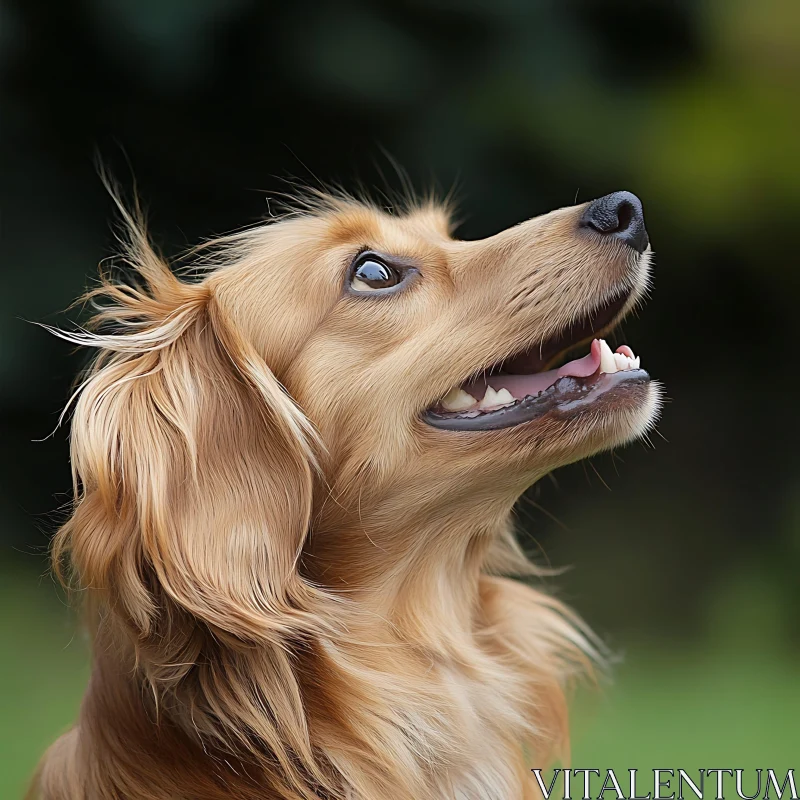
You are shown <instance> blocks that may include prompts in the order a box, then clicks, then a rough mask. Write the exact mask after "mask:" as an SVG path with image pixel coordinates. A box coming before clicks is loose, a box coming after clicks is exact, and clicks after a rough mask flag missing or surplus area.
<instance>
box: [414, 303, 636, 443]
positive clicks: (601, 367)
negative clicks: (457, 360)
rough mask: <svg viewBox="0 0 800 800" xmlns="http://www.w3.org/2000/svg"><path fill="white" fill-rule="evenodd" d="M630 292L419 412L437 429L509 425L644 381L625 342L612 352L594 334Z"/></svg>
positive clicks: (619, 311)
mask: <svg viewBox="0 0 800 800" xmlns="http://www.w3.org/2000/svg"><path fill="white" fill-rule="evenodd" d="M629 297H630V292H628V293H625V294H623V295H621V296H620V297H617V298H616V299H614V300H613V301H610V302H609V303H606V304H605V305H604V306H602V307H601V308H599V309H596V310H595V311H593V312H592V314H591V315H586V317H584V318H583V319H581V320H579V321H578V322H577V323H575V324H573V325H571V326H570V327H569V328H567V329H565V330H564V331H562V332H560V333H559V334H557V335H556V336H554V337H553V338H552V339H550V340H548V341H545V342H543V343H541V344H537V345H535V346H534V347H532V348H530V349H528V350H525V351H523V352H521V353H517V354H515V355H514V356H512V357H511V358H508V359H505V360H504V361H501V362H499V363H497V364H495V365H494V366H492V367H491V368H490V369H488V370H485V371H484V372H483V373H481V374H480V375H479V376H477V377H472V378H470V379H469V380H467V381H466V382H465V383H463V384H461V385H460V386H457V387H454V388H453V389H451V390H450V391H449V392H448V393H447V395H445V396H444V397H443V398H441V399H440V400H439V401H438V402H437V403H435V404H434V405H433V406H432V407H431V408H429V409H428V410H427V411H426V412H425V413H424V414H423V417H422V418H423V420H424V421H425V422H427V423H428V424H429V425H432V426H434V427H436V428H445V429H449V430H461V431H479V430H497V429H499V428H509V427H512V426H514V425H519V424H521V423H523V422H529V421H531V420H533V419H536V418H537V417H541V416H543V415H544V414H546V413H548V412H550V411H553V410H557V409H558V410H561V411H569V410H574V409H577V408H579V407H581V406H585V405H587V404H590V403H592V402H594V401H595V400H596V399H597V398H598V397H599V396H600V395H605V394H607V393H608V392H609V391H610V390H612V389H618V388H622V387H623V384H628V383H629V382H630V383H634V384H637V383H638V384H642V383H647V382H648V381H649V380H650V376H649V375H648V374H647V372H645V371H644V370H643V369H641V366H640V360H639V357H638V356H636V355H634V352H633V350H631V348H630V347H628V346H627V345H621V346H620V347H618V348H617V349H616V352H614V351H612V350H611V348H610V347H609V346H608V344H607V343H606V342H605V340H604V339H600V338H593V337H595V336H596V334H598V333H600V332H603V331H604V330H606V329H608V328H609V327H611V326H612V325H613V324H614V323H615V322H616V321H617V320H618V318H620V317H621V316H622V312H623V309H624V308H625V306H626V305H627V302H628V299H629ZM587 340H591V345H590V347H589V353H588V355H585V356H582V357H580V358H576V359H573V360H572V361H568V362H567V363H565V364H563V365H562V366H560V367H556V368H554V369H545V367H547V366H549V365H550V364H551V363H553V362H554V361H556V360H557V359H558V357H559V356H563V354H565V353H567V352H568V351H570V350H572V349H573V348H575V347H576V346H578V345H580V344H581V343H583V342H586V341H587Z"/></svg>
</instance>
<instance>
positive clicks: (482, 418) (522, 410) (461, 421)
mask: <svg viewBox="0 0 800 800" xmlns="http://www.w3.org/2000/svg"><path fill="white" fill-rule="evenodd" d="M648 383H650V375H649V374H648V373H647V372H645V370H643V369H630V370H625V371H623V372H602V373H601V372H600V371H599V370H598V371H597V372H595V373H594V374H593V375H590V376H589V377H588V378H575V377H572V376H565V377H563V378H559V379H558V380H557V381H556V382H555V383H554V384H553V385H552V386H550V387H548V388H547V389H545V390H544V391H543V392H540V393H539V394H538V395H537V396H536V397H533V396H528V397H526V398H524V399H523V400H521V401H520V402H519V403H517V404H516V405H513V406H508V407H507V408H500V409H498V410H497V411H488V412H486V413H484V414H480V415H479V416H476V417H460V416H458V414H456V413H453V414H446V413H445V414H443V413H437V412H435V411H431V410H428V411H425V412H424V413H423V414H422V419H423V421H424V422H426V423H427V424H428V425H431V426H432V427H434V428H441V429H442V430H449V431H496V430H500V429H502V428H512V427H515V426H517V425H521V424H523V423H525V422H532V421H533V420H537V419H540V418H542V417H544V416H545V415H546V414H555V415H559V416H569V415H571V414H573V413H576V412H578V411H580V410H581V409H582V408H583V407H585V406H587V405H589V404H591V403H594V402H595V401H596V400H598V399H599V398H600V397H602V396H607V395H609V393H612V392H613V391H614V390H615V389H619V390H622V391H625V390H627V389H628V388H632V387H633V386H637V385H638V386H641V385H645V384H648Z"/></svg>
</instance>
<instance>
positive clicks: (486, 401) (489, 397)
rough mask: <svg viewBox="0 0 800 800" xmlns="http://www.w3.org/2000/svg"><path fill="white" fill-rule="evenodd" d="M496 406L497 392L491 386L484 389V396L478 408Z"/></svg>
mask: <svg viewBox="0 0 800 800" xmlns="http://www.w3.org/2000/svg"><path fill="white" fill-rule="evenodd" d="M496 405H497V392H496V391H495V390H494V389H492V387H491V386H487V387H486V394H485V395H484V396H483V400H481V404H480V405H479V406H478V408H492V407H493V406H496Z"/></svg>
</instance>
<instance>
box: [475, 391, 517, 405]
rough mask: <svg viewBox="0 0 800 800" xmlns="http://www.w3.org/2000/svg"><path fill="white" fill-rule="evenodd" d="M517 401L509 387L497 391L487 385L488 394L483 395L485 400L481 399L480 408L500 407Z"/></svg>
mask: <svg viewBox="0 0 800 800" xmlns="http://www.w3.org/2000/svg"><path fill="white" fill-rule="evenodd" d="M515 402H516V401H515V400H514V395H512V394H511V392H509V391H508V389H500V391H498V392H496V391H495V390H494V389H493V388H492V387H491V386H487V387H486V394H485V395H484V396H483V400H481V404H480V405H479V406H478V408H480V409H487V408H500V407H502V406H508V405H513V404H514V403H515Z"/></svg>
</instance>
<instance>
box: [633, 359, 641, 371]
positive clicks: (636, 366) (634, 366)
mask: <svg viewBox="0 0 800 800" xmlns="http://www.w3.org/2000/svg"><path fill="white" fill-rule="evenodd" d="M639 364H641V359H640V358H639V356H636V358H634V359H633V368H634V369H639Z"/></svg>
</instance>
